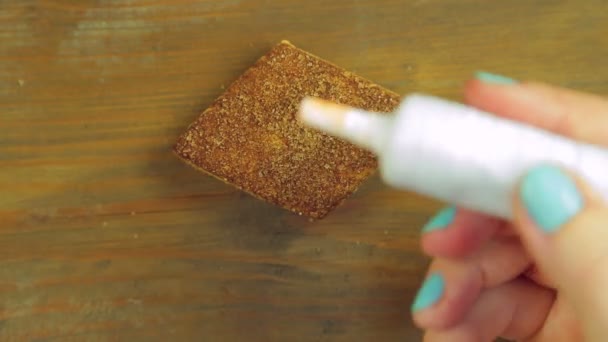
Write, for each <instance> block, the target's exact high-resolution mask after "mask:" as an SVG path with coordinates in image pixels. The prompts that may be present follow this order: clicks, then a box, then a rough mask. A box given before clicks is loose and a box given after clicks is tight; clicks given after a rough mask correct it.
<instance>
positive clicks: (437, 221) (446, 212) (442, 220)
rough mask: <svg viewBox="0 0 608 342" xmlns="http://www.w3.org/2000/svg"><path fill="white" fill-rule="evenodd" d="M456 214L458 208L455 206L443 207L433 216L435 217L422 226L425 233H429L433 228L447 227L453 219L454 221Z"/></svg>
mask: <svg viewBox="0 0 608 342" xmlns="http://www.w3.org/2000/svg"><path fill="white" fill-rule="evenodd" d="M455 216H456V208H455V207H447V208H444V209H442V210H441V211H440V212H439V213H437V215H435V216H433V218H432V219H431V220H430V221H429V222H428V223H427V224H426V225H425V226H424V228H422V232H423V233H428V232H431V231H433V230H437V229H443V228H445V227H447V226H448V225H449V224H450V223H452V221H454V217H455Z"/></svg>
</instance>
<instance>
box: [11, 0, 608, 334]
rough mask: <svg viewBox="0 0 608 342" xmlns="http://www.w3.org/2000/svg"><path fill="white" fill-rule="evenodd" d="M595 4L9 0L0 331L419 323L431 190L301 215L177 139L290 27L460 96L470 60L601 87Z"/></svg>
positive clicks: (386, 329)
mask: <svg viewBox="0 0 608 342" xmlns="http://www.w3.org/2000/svg"><path fill="white" fill-rule="evenodd" d="M607 6H608V5H607V4H606V3H605V2H604V1H601V0H595V1H586V2H582V3H581V2H578V3H577V2H574V1H555V0H541V1H533V2H532V1H524V0H517V1H509V2H498V1H492V2H484V1H473V0H449V1H441V2H439V1H430V0H426V1H425V0H417V1H399V0H382V1H372V0H359V1H352V0H349V1H347V0H337V1H331V2H328V1H321V0H309V1H305V2H302V1H295V0H285V1H246V0H226V1H216V0H208V1H195V0H175V1H169V0H130V1H93V0H83V1H71V0H6V1H3V2H2V5H1V6H0V40H1V42H2V43H0V106H1V107H0V170H1V171H0V189H1V191H2V196H1V197H0V339H1V340H37V341H42V340H61V341H66V340H93V341H95V340H166V339H167V338H171V339H173V340H216V341H240V340H253V341H286V340H289V341H369V340H379V341H397V340H400V341H415V340H419V339H420V332H419V331H418V330H417V329H416V328H415V327H414V326H413V325H412V323H411V322H410V317H409V310H408V308H409V303H410V302H411V300H412V297H413V295H414V292H415V291H416V289H417V287H418V285H419V282H420V280H421V279H422V277H423V275H424V270H425V267H426V265H427V262H428V260H427V259H426V258H425V257H424V256H423V255H422V254H421V253H420V250H419V248H418V230H419V227H420V226H421V225H422V224H423V223H424V221H425V220H426V219H427V218H428V217H429V216H430V215H431V214H432V213H433V212H434V211H435V210H436V209H437V208H438V207H439V206H440V204H439V203H437V202H435V201H432V200H429V199H425V198H422V197H419V196H415V195H413V194H409V193H406V192H400V191H395V190H392V189H389V188H387V187H385V186H384V185H382V183H381V182H380V180H379V179H378V178H377V177H374V178H373V179H371V180H370V181H368V182H367V183H366V184H365V186H364V187H363V188H362V189H361V190H360V191H359V192H358V193H357V194H356V195H355V196H354V197H353V198H352V199H350V200H349V201H348V202H347V203H346V204H345V205H344V206H342V207H341V208H340V209H338V210H337V211H336V212H334V213H333V214H331V215H330V216H329V217H327V218H326V219H325V220H323V221H320V222H316V223H313V222H309V221H307V220H306V219H303V218H300V217H294V216H293V215H292V214H290V213H287V212H285V211H283V210H280V209H277V208H274V207H271V206H269V205H267V204H265V203H262V202H260V201H257V200H255V199H253V198H251V197H248V196H246V195H243V194H241V193H239V192H237V191H235V190H234V189H233V188H231V187H229V186H227V185H224V184H221V183H220V182H218V181H216V180H214V179H211V178H209V177H205V176H203V175H201V174H199V173H197V172H195V171H193V170H192V169H191V168H189V167H187V166H185V165H184V164H182V163H181V162H179V161H178V160H177V159H176V158H175V157H174V156H173V155H172V154H171V152H170V147H171V145H172V144H173V142H174V141H175V139H176V137H177V135H178V134H179V133H181V132H182V131H183V130H184V128H185V127H186V126H187V125H188V124H189V123H190V122H191V120H192V119H194V118H195V117H196V116H197V115H198V113H200V112H201V111H202V110H203V109H204V108H205V107H206V106H207V105H209V104H210V103H211V101H212V100H213V99H214V98H215V97H216V96H217V95H219V94H220V93H221V91H222V88H223V87H225V86H226V85H227V84H228V83H230V82H231V81H232V80H233V79H235V78H236V77H237V76H238V75H239V74H240V73H241V72H242V71H243V70H245V69H246V68H247V67H249V66H250V65H251V63H252V62H253V61H255V60H256V59H257V58H258V57H259V56H260V55H261V54H263V53H264V52H266V50H267V49H268V48H270V47H271V46H272V45H274V44H275V43H276V42H278V41H280V40H281V39H289V40H291V41H292V42H293V43H294V44H296V45H298V46H300V47H302V48H305V49H307V50H309V51H311V52H313V53H315V54H317V55H320V56H322V57H324V58H326V59H328V60H330V61H332V62H334V63H336V64H338V65H340V66H342V67H344V68H346V69H349V70H352V71H356V72H358V73H359V74H361V75H362V76H365V77H367V78H369V79H372V80H374V81H375V82H377V83H379V84H382V85H384V86H386V87H389V88H391V89H393V90H395V91H397V92H400V93H407V92H409V91H424V92H429V93H432V94H436V95H441V96H446V97H448V98H453V99H459V98H460V96H461V95H460V91H461V90H460V89H461V85H462V83H463V81H464V80H465V79H466V78H467V77H468V76H469V75H470V73H471V72H472V71H474V70H476V69H485V70H490V71H496V72H499V73H503V74H506V75H509V76H513V77H516V78H535V79H541V80H545V81H548V82H552V83H557V84H561V85H565V86H570V87H575V88H578V89H583V90H588V91H594V92H598V93H605V92H607V91H608V81H607V80H608V78H607V77H606V76H607V75H606V71H605V70H606V69H605V67H604V64H605V56H606V55H608V45H606V44H602V42H603V41H604V40H605V37H606V36H607V34H608V28H607V26H606V24H605V23H606V21H607V20H608V11H606V9H607ZM413 167H415V166H413Z"/></svg>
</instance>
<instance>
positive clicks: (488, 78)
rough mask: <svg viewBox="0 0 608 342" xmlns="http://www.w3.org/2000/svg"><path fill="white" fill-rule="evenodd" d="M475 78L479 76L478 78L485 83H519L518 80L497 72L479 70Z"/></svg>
mask: <svg viewBox="0 0 608 342" xmlns="http://www.w3.org/2000/svg"><path fill="white" fill-rule="evenodd" d="M475 78H477V79H478V80H480V81H482V82H485V83H491V84H504V85H507V84H515V83H517V81H516V80H514V79H512V78H509V77H506V76H501V75H496V74H492V73H489V72H486V71H478V72H476V73H475Z"/></svg>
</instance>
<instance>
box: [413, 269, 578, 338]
mask: <svg viewBox="0 0 608 342" xmlns="http://www.w3.org/2000/svg"><path fill="white" fill-rule="evenodd" d="M553 301H554V292H553V291H551V290H548V289H546V288H543V287H540V286H538V285H536V284H534V283H532V282H530V281H528V280H523V279H518V280H514V281H512V282H509V283H506V284H503V285H501V286H499V287H496V288H493V289H490V290H487V291H484V292H483V294H482V295H481V297H480V298H479V299H478V300H477V302H476V303H475V306H474V307H473V308H472V309H471V310H470V312H469V313H468V315H467V316H466V318H465V319H463V320H462V321H461V322H460V323H459V324H458V325H455V326H453V327H451V328H449V329H444V330H429V331H428V332H427V333H426V334H425V337H424V341H425V342H470V341H493V340H494V339H496V338H497V337H499V336H502V337H504V338H508V339H514V340H520V339H527V338H529V337H531V336H533V335H534V334H536V333H537V332H538V331H539V329H540V328H541V327H542V325H543V323H544V321H545V318H546V317H547V314H548V313H549V312H550V308H551V305H552V304H553ZM564 341H565V340H564ZM568 341H569V340H568Z"/></svg>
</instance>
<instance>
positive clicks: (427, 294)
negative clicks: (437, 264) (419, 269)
mask: <svg viewBox="0 0 608 342" xmlns="http://www.w3.org/2000/svg"><path fill="white" fill-rule="evenodd" d="M444 289H445V281H444V280H443V276H442V275H441V274H439V273H432V274H430V275H429V276H428V277H427V278H426V280H425V281H424V283H423V284H422V287H420V290H418V294H416V299H414V303H413V304H412V312H417V311H420V310H424V309H426V308H428V307H430V306H432V305H433V304H435V303H437V301H439V299H441V296H442V295H443V291H444Z"/></svg>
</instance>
